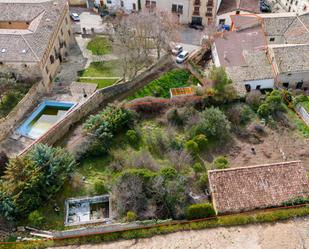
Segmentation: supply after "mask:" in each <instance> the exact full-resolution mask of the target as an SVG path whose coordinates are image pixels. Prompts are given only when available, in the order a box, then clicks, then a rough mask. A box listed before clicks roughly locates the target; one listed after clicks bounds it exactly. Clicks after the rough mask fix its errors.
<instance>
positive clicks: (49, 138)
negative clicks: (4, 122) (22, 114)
mask: <svg viewBox="0 0 309 249" xmlns="http://www.w3.org/2000/svg"><path fill="white" fill-rule="evenodd" d="M171 64H172V63H171V58H170V57H169V56H168V55H165V56H163V57H162V58H161V59H160V60H159V61H158V62H157V63H155V64H154V65H152V66H151V67H149V68H148V69H147V70H145V71H144V72H142V73H141V74H139V75H138V76H137V77H136V78H134V79H133V80H132V81H129V82H126V83H119V84H116V85H112V86H110V87H106V88H103V89H100V90H97V91H96V92H94V93H93V94H92V95H91V96H90V97H89V99H88V100H86V101H85V102H84V103H83V104H81V105H79V106H77V107H76V108H75V109H74V110H72V111H71V112H70V113H69V114H68V115H67V116H66V117H65V118H64V119H62V120H61V121H60V122H58V123H57V124H55V125H54V126H53V127H52V128H51V129H50V130H49V131H48V132H47V133H45V134H44V135H43V136H41V137H40V138H38V139H37V140H36V141H35V142H33V143H32V144H31V145H30V146H29V147H27V148H26V149H25V150H24V151H23V152H22V153H21V154H20V155H23V154H25V153H27V152H28V151H29V150H31V148H33V146H35V145H36V144H38V143H43V144H47V145H53V144H54V143H56V142H57V141H58V140H60V139H61V138H63V137H64V135H65V134H66V133H67V132H68V131H69V130H70V128H72V127H73V125H74V124H76V123H77V122H78V121H80V120H81V119H82V118H84V117H86V116H88V115H89V114H91V113H93V112H94V111H95V110H97V109H98V108H99V107H101V106H105V105H106V104H108V103H110V102H112V101H114V100H115V99H121V98H122V97H123V96H125V95H128V94H130V93H131V92H132V91H134V90H137V89H139V88H140V87H142V86H144V85H145V84H147V83H148V82H150V81H151V80H153V79H154V78H153V77H156V75H157V73H158V71H167V70H168V69H169V68H171Z"/></svg>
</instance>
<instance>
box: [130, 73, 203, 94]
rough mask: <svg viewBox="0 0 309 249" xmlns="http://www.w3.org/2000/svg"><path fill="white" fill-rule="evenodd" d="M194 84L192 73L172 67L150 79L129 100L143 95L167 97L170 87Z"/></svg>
mask: <svg viewBox="0 0 309 249" xmlns="http://www.w3.org/2000/svg"><path fill="white" fill-rule="evenodd" d="M196 84H197V80H196V79H195V77H194V76H193V75H191V74H190V72H188V71H187V70H184V69H174V70H172V71H169V72H167V73H165V74H163V75H162V76H161V77H160V78H158V79H156V80H154V81H152V82H151V83H150V84H148V85H147V86H146V87H144V88H143V89H141V90H139V91H138V92H137V93H135V94H134V95H133V96H131V97H129V100H132V99H136V98H143V97H145V96H154V97H161V98H169V97H170V93H169V90H170V88H176V87H184V86H190V85H196Z"/></svg>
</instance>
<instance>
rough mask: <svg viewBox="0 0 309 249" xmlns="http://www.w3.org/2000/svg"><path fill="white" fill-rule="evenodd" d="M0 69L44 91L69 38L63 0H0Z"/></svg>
mask: <svg viewBox="0 0 309 249" xmlns="http://www.w3.org/2000/svg"><path fill="white" fill-rule="evenodd" d="M0 9H1V15H0V70H9V71H10V72H12V73H14V75H15V76H16V78H18V79H19V80H21V81H22V80H27V81H37V80H42V81H43V83H44V86H45V89H46V90H49V89H50V87H51V83H52V81H53V79H54V77H55V75H56V73H57V70H58V68H59V65H60V63H61V62H62V61H63V60H64V58H65V56H66V48H67V47H68V46H69V45H70V42H71V41H72V40H71V38H72V31H71V21H70V16H69V6H68V3H67V1H66V0H13V1H9V0H0Z"/></svg>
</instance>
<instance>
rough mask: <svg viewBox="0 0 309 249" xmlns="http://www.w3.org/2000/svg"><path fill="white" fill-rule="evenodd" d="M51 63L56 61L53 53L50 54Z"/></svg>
mask: <svg viewBox="0 0 309 249" xmlns="http://www.w3.org/2000/svg"><path fill="white" fill-rule="evenodd" d="M49 60H50V63H51V64H53V63H54V62H55V57H54V56H53V55H50V56H49Z"/></svg>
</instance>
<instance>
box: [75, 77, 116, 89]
mask: <svg viewBox="0 0 309 249" xmlns="http://www.w3.org/2000/svg"><path fill="white" fill-rule="evenodd" d="M117 81H118V80H117V79H79V82H87V83H95V84H98V89H101V88H105V87H108V86H111V85H113V84H115V83H116V82H117Z"/></svg>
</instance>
